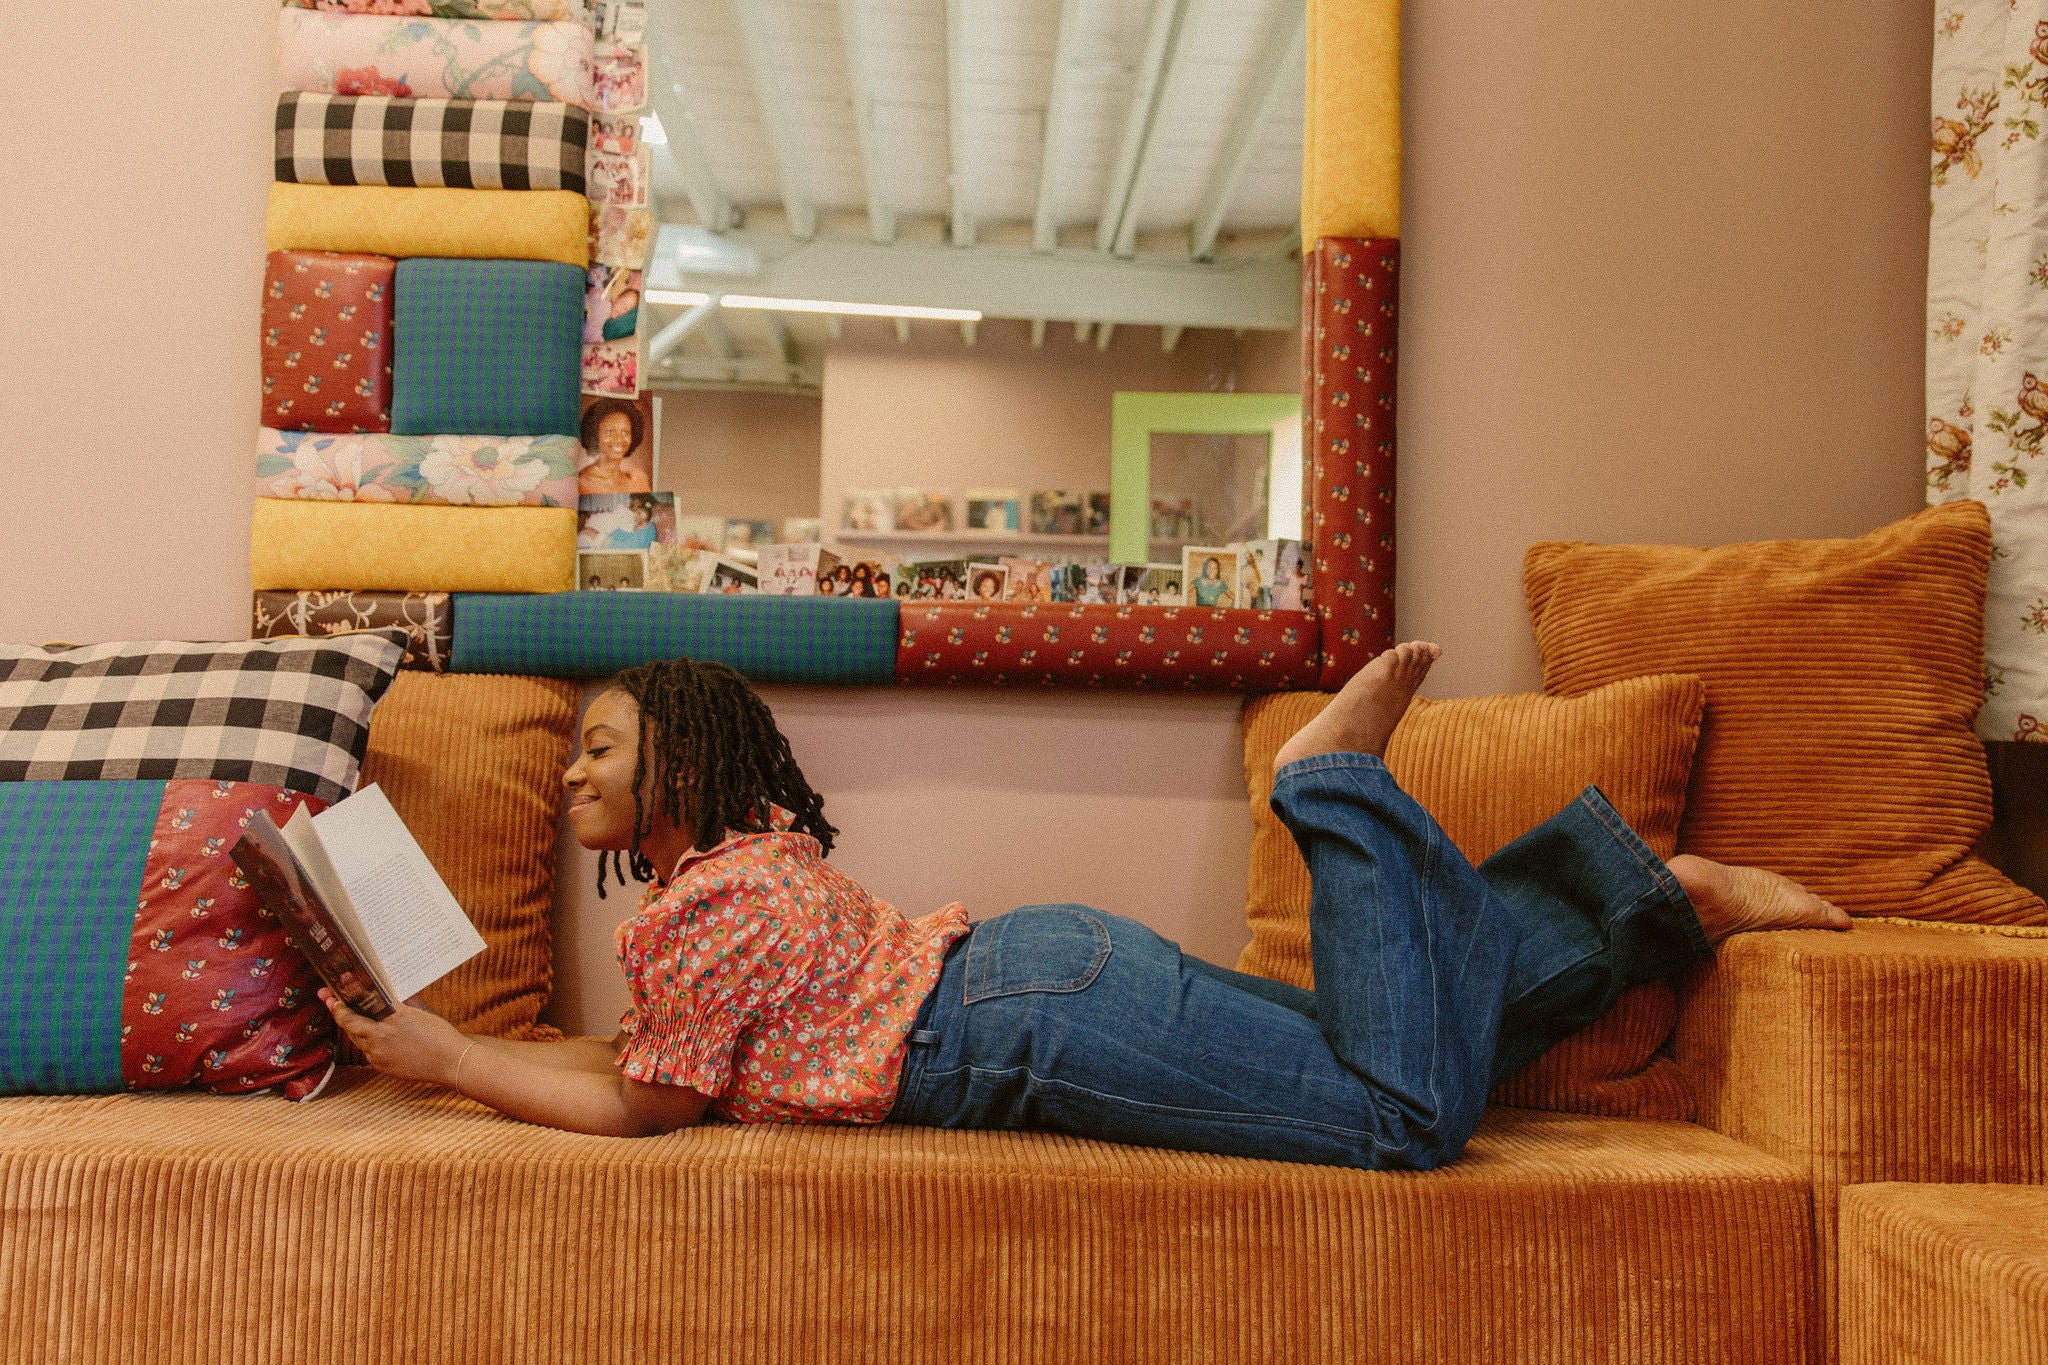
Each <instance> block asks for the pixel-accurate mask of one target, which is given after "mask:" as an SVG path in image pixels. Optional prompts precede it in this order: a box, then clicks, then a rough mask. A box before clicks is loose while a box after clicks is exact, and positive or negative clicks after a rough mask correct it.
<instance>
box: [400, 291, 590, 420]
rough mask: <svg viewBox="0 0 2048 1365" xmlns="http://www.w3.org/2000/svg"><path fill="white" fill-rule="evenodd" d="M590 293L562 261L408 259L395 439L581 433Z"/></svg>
mask: <svg viewBox="0 0 2048 1365" xmlns="http://www.w3.org/2000/svg"><path fill="white" fill-rule="evenodd" d="M583 287H584V273H583V272H582V271H581V270H578V269H577V268H576V267H575V266H573V265H564V264H562V263H561V262H559V261H465V260H440V259H437V258H431V257H414V258H412V259H409V260H403V261H400V262H399V263H398V275H397V280H396V283H395V285H394V286H393V292H394V294H395V296H396V297H395V300H394V303H393V308H392V318H393V322H392V326H393V331H394V334H395V341H396V355H395V357H394V359H393V368H392V378H391V430H392V432H393V433H394V434H397V435H404V436H433V435H443V434H452V435H461V436H574V435H576V434H577V427H578V420H579V418H580V415H581V393H582V387H583Z"/></svg>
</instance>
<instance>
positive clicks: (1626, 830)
mask: <svg viewBox="0 0 2048 1365" xmlns="http://www.w3.org/2000/svg"><path fill="white" fill-rule="evenodd" d="M1579 804H1580V805H1582V806H1584V807H1585V808H1586V809H1587V810H1589V811H1591V812H1592V813H1593V815H1594V816H1595V817H1596V818H1597V819H1598V820H1599V821H1600V823H1601V824H1602V825H1605V826H1606V827H1607V832H1608V833H1609V834H1612V835H1613V836H1614V838H1615V841H1616V842H1617V843H1619V844H1620V845H1621V846H1622V847H1623V848H1626V849H1627V850H1628V851H1629V852H1630V853H1631V854H1633V855H1634V856H1635V859H1636V861H1637V862H1638V863H1640V864H1641V865H1642V868H1643V871H1644V872H1646V873H1648V874H1649V876H1650V878H1651V879H1652V880H1653V881H1654V882H1655V883H1656V889H1655V890H1654V891H1653V892H1645V893H1644V895H1643V896H1642V897H1639V898H1638V899H1640V900H1648V899H1655V900H1658V901H1661V902H1662V903H1663V904H1665V905H1667V906H1669V907H1670V908H1671V909H1673V910H1676V911H1678V912H1680V913H1679V914H1677V915H1676V916H1675V917H1674V918H1676V920H1677V921H1678V926H1679V932H1680V933H1681V934H1682V935H1683V936H1684V937H1685V940H1686V942H1687V943H1688V944H1689V945H1690V946H1691V948H1692V958H1693V960H1694V961H1704V960H1706V959H1707V958H1710V957H1712V956H1713V955H1714V945H1713V944H1711V943H1709V942H1708V941H1707V930H1706V926H1705V925H1703V924H1701V923H1700V912H1699V910H1698V908H1697V907H1695V906H1694V905H1693V903H1692V897H1690V896H1688V895H1686V894H1685V887H1684V886H1683V885H1681V884H1680V883H1679V880H1678V878H1677V876H1676V875H1675V874H1673V873H1672V871H1671V868H1670V866H1669V865H1668V864H1667V863H1665V861H1664V860H1663V859H1662V858H1660V857H1658V856H1657V852H1656V850H1655V849H1653V848H1651V847H1650V846H1649V845H1648V844H1647V843H1644V842H1643V836H1642V835H1640V834H1638V833H1636V832H1635V830H1634V829H1632V828H1630V826H1629V823H1628V821H1627V820H1625V819H1623V818H1622V815H1621V812H1620V811H1618V810H1616V809H1615V808H1614V805H1613V803H1612V802H1610V801H1609V800H1608V799H1607V794H1606V793H1605V792H1603V791H1601V790H1600V788H1598V787H1595V786H1589V787H1587V788H1586V790H1585V791H1583V792H1581V793H1579Z"/></svg>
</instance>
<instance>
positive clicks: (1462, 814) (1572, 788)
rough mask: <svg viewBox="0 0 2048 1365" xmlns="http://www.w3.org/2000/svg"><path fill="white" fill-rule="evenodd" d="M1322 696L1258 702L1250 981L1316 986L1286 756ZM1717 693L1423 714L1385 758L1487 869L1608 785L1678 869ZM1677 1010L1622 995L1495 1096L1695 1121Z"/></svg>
mask: <svg viewBox="0 0 2048 1365" xmlns="http://www.w3.org/2000/svg"><path fill="white" fill-rule="evenodd" d="M1329 700H1330V699H1329V696H1328V695H1327V694H1325V693H1321V692H1289V693H1276V694H1274V695H1272V696H1267V697H1258V698H1254V699H1253V700H1251V701H1250V702H1248V703H1246V706H1245V712H1244V763H1245V786H1246V789H1247V791H1248V792H1249V794H1250V796H1251V805H1252V862H1251V876H1250V883H1249V888H1248V893H1247V896H1246V903H1245V917H1246V919H1247V920H1248V921H1249V923H1250V925H1251V931H1252V941H1251V945H1250V946H1249V947H1247V948H1246V949H1245V950H1244V953H1243V954H1242V955H1241V956H1240V957H1239V958H1238V962H1237V969H1238V970H1239V971H1241V972H1251V973H1253V974H1255V975H1258V976H1264V977H1269V978H1272V979H1273V980H1276V981H1286V982H1290V983H1292V984H1294V985H1297V986H1302V987H1311V986H1313V985H1314V980H1315V974H1314V969H1313V968H1312V967H1311V965H1310V959H1309V925H1308V898H1309V878H1308V868H1307V866H1306V865H1305V864H1304V863H1303V862H1302V860H1301V854H1300V852H1299V851H1298V850H1297V849H1296V848H1295V846H1294V839H1293V836H1292V835H1290V834H1289V833H1288V832H1287V828H1286V826H1284V825H1282V824H1281V823H1280V819H1279V817H1278V816H1276V815H1274V814H1273V810H1272V807H1271V806H1270V805H1269V804H1268V798H1269V797H1270V796H1271V795H1272V791H1273V756H1274V755H1275V754H1276V753H1278V752H1279V750H1280V746H1281V745H1282V744H1284V743H1286V742H1287V740H1288V738H1289V737H1290V736H1292V735H1293V734H1294V732H1295V731H1297V730H1299V729H1300V728H1301V727H1302V726H1304V725H1306V724H1307V723H1308V722H1309V721H1310V720H1311V719H1313V718H1314V717H1315V716H1316V715H1318V714H1319V713H1320V712H1321V711H1322V709H1323V707H1324V706H1326V705H1328V704H1329ZM1705 701H1706V689H1705V686H1704V685H1703V684H1702V683H1701V682H1700V680H1699V679H1698V678H1695V677H1676V676H1657V677H1641V678H1629V679H1625V680H1623V681H1620V682H1617V683H1614V684H1613V685H1611V686H1608V687H1603V688H1600V689H1599V690H1598V691H1595V692H1592V693H1589V694H1588V695H1586V696H1583V697H1574V698H1561V697H1545V696H1540V695H1538V694H1535V693H1527V694H1523V695H1519V696H1503V697H1466V698H1461V699H1458V700H1455V701H1430V700H1429V699H1427V698H1424V697H1418V698H1416V699H1415V703H1414V705H1412V706H1411V707H1409V709H1408V714H1407V715H1406V716H1404V717H1403V718H1402V720H1401V723H1400V725H1398V726H1397V727H1395V730H1394V734H1393V737H1392V739H1391V740H1390V741H1389V743H1388V745H1387V767H1388V770H1389V771H1391V772H1392V773H1393V775H1394V780H1395V781H1397V782H1399V783H1400V784H1401V788H1402V790H1404V791H1406V792H1407V793H1408V794H1409V795H1411V796H1413V797H1414V798H1415V799H1416V800H1417V801H1419V802H1420V803H1421V804H1422V806H1423V808H1424V809H1425V810H1427V811H1428V812H1429V813H1430V814H1431V815H1433V816H1434V817H1436V821H1437V823H1438V824H1439V825H1441V826H1443V830H1444V833H1445V834H1447V835H1449V836H1450V839H1451V842H1452V843H1454V844H1456V845H1457V846H1458V849H1459V851H1460V852H1462V853H1463V854H1464V855H1465V857H1466V858H1467V859H1468V860H1470V861H1471V862H1472V863H1473V864H1474V865H1475V866H1476V865H1477V864H1479V863H1481V862H1484V861H1485V860H1486V858H1487V856H1488V855H1489V854H1491V853H1493V852H1494V850H1496V849H1498V848H1500V847H1501V846H1502V845H1504V844H1506V843H1509V842H1510V841H1512V840H1514V839H1515V838H1517V837H1519V836H1520V835H1522V834H1523V833H1525V832H1527V831H1528V830H1530V829H1533V828H1535V827H1536V826H1537V825H1539V824H1541V823H1542V822H1543V821H1545V820H1547V819H1549V818H1550V817H1551V816H1553V815H1555V814H1557V813H1558V812H1559V811H1560V810H1563V809H1564V808H1565V807H1566V806H1567V805H1569V804H1570V803H1571V802H1572V801H1574V800H1576V799H1577V797H1578V795H1579V793H1580V792H1582V791H1584V790H1585V789H1586V787H1587V786H1588V785H1593V786H1598V787H1599V788H1600V790H1601V792H1602V794H1604V795H1605V796H1606V797H1607V799H1608V800H1609V801H1611V802H1613V804H1614V807H1615V809H1616V810H1618V811H1619V812H1620V813H1621V815H1622V817H1623V818H1624V819H1626V820H1627V821H1628V822H1629V825H1630V826H1631V827H1632V828H1633V829H1634V830H1635V831H1636V832H1637V833H1638V834H1640V835H1642V836H1643V840H1644V842H1646V843H1648V844H1649V845H1650V847H1651V849H1652V850H1653V851H1655V852H1656V853H1657V854H1658V856H1660V857H1665V858H1668V857H1670V856H1672V853H1673V844H1674V843H1675V841H1676V839H1677V836H1678V822H1679V817H1680V815H1681V813H1682V812H1683V810H1684V805H1685V787H1686V778H1687V775H1688V774H1689V773H1690V771H1691V768H1692V756H1693V747H1694V744H1695V743H1696V742H1697V740H1698V738H1699V727H1700V715H1701V711H1702V709H1703V707H1704V705H1705ZM1677 1014H1678V1008H1677V1003H1676V1000H1675V998H1674V996H1673V994H1672V990H1671V987H1670V986H1669V985H1668V984H1667V983H1665V982H1662V981H1657V982H1651V983H1649V984H1648V985H1643V986H1637V987H1635V988H1634V989H1632V990H1629V991H1627V992H1624V993H1623V995H1622V997H1621V998H1620V1000H1618V1001H1616V1002H1615V1006H1614V1008H1613V1009H1612V1010H1610V1011H1608V1013H1607V1016H1606V1017H1605V1018H1604V1019H1601V1020H1600V1021H1599V1022H1597V1023H1595V1024H1593V1025H1592V1026H1591V1027H1589V1028H1586V1029H1584V1030H1582V1031H1580V1032H1579V1033H1576V1034H1574V1035H1572V1036H1571V1037H1569V1038H1567V1039H1565V1040H1564V1041H1563V1042H1561V1043H1559V1044H1558V1045H1557V1046H1555V1047H1553V1048H1551V1049H1550V1050H1549V1051H1548V1052H1545V1053H1544V1054H1543V1055H1542V1056H1540V1057H1538V1058H1537V1059H1536V1060H1535V1061H1534V1062H1532V1063H1530V1064H1529V1065H1528V1066H1527V1067H1525V1068H1523V1070H1522V1071H1520V1072H1519V1073H1517V1074H1516V1075H1515V1076H1514V1077H1513V1078H1511V1079H1510V1080H1509V1081H1508V1082H1507V1083H1506V1084H1505V1085H1503V1086H1502V1087H1501V1088H1500V1090H1499V1091H1498V1092H1497V1093H1496V1094H1495V1096H1494V1098H1495V1099H1496V1100H1498V1101H1500V1102H1501V1103H1504V1104H1519V1105H1525V1106H1528V1107H1530V1108H1536V1109H1561V1110H1567V1111H1571V1112H1575V1113H1585V1114H1605V1115H1616V1116H1627V1117H1635V1118H1673V1119H1689V1118H1691V1117H1692V1113H1693V1105H1692V1097H1691V1095H1690V1093H1689V1092H1688V1091H1687V1090H1686V1088H1685V1084H1684V1082H1683V1080H1682V1079H1681V1078H1680V1076H1679V1074H1678V1069H1677V1068H1676V1067H1675V1066H1673V1065H1672V1064H1671V1062H1670V1061H1669V1060H1668V1059H1666V1058H1663V1057H1660V1056H1658V1055H1657V1049H1658V1048H1659V1047H1661V1046H1662V1045H1663V1042H1664V1040H1665V1038H1666V1037H1667V1036H1669V1034H1670V1032H1671V1028H1672V1025H1673V1023H1674V1022H1675V1021H1676V1019H1677Z"/></svg>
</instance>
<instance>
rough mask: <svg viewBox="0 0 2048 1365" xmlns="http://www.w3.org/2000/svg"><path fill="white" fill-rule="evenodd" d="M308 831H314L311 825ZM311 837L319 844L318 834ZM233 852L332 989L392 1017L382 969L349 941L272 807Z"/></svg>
mask: <svg viewBox="0 0 2048 1365" xmlns="http://www.w3.org/2000/svg"><path fill="white" fill-rule="evenodd" d="M302 813H303V812H302ZM302 832H305V833H308V834H310V832H311V826H306V827H305V829H304V830H303V831H302ZM309 842H315V843H317V837H316V838H314V839H312V840H310V841H309ZM228 856H229V857H230V858H233V859H234V861H235V865H236V866H237V867H239V868H240V869H241V870H242V875H243V876H244V877H245V878H246V879H247V881H248V884H249V887H250V889H251V890H253V891H255V893H256V895H257V897H258V898H259V899H260V900H261V901H262V902H263V905H264V907H265V908H266V909H267V910H269V911H270V913H271V914H272V915H273V916H274V917H276V919H277V921H278V923H280V924H282V925H283V926H285V929H286V931H287V933H288V934H289V935H290V938H289V939H288V941H289V942H290V943H291V944H293V945H294V946H295V947H297V948H298V950H299V951H300V952H301V953H303V954H304V955H305V958H306V960H307V961H308V962H310V963H311V964H312V966H313V970H314V971H316V972H318V973H319V974H320V979H321V980H322V981H324V982H326V983H327V985H328V987H329V989H331V990H333V991H334V993H335V994H336V995H338V996H340V997H341V998H342V999H343V1000H344V1001H346V1002H347V1004H348V1006H349V1008H351V1009H353V1010H354V1011H356V1013H358V1014H361V1015H363V1016H365V1017H366V1018H370V1019H384V1018H387V1017H389V1016H390V1014H391V1001H390V1000H389V999H388V998H386V996H385V995H384V991H383V988H382V987H380V986H379V985H378V984H377V977H376V973H374V972H373V971H371V970H370V966H369V963H368V962H366V961H365V960H364V959H363V955H362V954H361V953H360V952H358V951H357V950H356V948H355V945H354V944H352V943H350V942H349V938H348V930H347V929H345V928H343V927H342V923H341V921H340V920H339V919H338V918H336V916H335V914H334V910H333V907H332V906H330V905H329V904H328V903H327V902H326V900H325V898H324V896H323V895H322V893H321V892H320V891H319V890H318V889H317V888H316V887H315V886H314V884H313V877H312V874H311V873H309V872H308V871H307V870H306V867H305V864H303V863H301V862H300V861H299V858H298V855H297V854H295V853H293V852H292V847H291V844H290V843H288V842H287V841H286V840H285V837H284V832H283V831H282V830H280V829H278V827H277V824H276V822H275V821H273V820H272V819H271V818H270V814H269V812H267V811H257V812H256V814H255V816H254V818H252V819H251V820H250V821H249V823H248V825H247V826H246V827H244V829H243V831H242V837H241V838H240V839H239V840H238V841H236V843H235V846H234V847H233V848H231V849H229V850H228ZM324 865H325V864H324V860H323V866H324Z"/></svg>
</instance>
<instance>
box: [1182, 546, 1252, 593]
mask: <svg viewBox="0 0 2048 1365" xmlns="http://www.w3.org/2000/svg"><path fill="white" fill-rule="evenodd" d="M1180 564H1181V583H1182V586H1183V588H1184V589H1185V591H1186V599H1187V600H1186V605H1188V606H1190V607H1237V606H1242V605H1244V603H1243V599H1242V598H1241V597H1240V596H1239V593H1240V591H1241V589H1242V584H1241V582H1240V581H1239V580H1240V579H1241V578H1242V576H1243V572H1244V547H1243V546H1241V545H1189V546H1187V547H1185V548H1184V549H1182V550H1181V552H1180Z"/></svg>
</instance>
